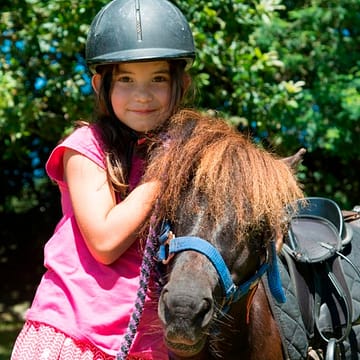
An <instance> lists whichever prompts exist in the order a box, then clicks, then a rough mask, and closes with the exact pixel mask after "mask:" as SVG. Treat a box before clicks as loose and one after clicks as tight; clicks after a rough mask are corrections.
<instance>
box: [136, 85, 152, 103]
mask: <svg viewBox="0 0 360 360" xmlns="http://www.w3.org/2000/svg"><path fill="white" fill-rule="evenodd" d="M152 98H153V95H152V92H151V91H150V89H149V87H148V86H146V85H139V86H137V88H136V90H135V99H136V100H137V101H139V102H149V101H151V100H152Z"/></svg>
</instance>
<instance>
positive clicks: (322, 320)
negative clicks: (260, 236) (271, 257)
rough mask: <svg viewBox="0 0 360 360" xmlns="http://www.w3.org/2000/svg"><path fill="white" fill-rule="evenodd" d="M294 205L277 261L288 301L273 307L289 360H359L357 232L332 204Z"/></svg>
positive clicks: (359, 260) (315, 199) (308, 200)
mask: <svg viewBox="0 0 360 360" xmlns="http://www.w3.org/2000/svg"><path fill="white" fill-rule="evenodd" d="M297 206H298V213H297V215H296V216H295V217H294V218H293V219H292V221H291V224H290V227H289V232H288V237H287V238H286V239H285V243H284V246H283V249H282V252H281V254H280V256H279V260H280V261H279V265H280V266H279V267H280V273H281V277H282V282H283V286H284V290H285V292H286V296H287V300H288V301H287V304H284V305H282V304H277V303H276V302H274V301H273V303H272V308H273V312H274V315H275V318H277V319H278V322H279V325H280V330H281V332H282V334H283V343H284V345H285V346H284V348H286V351H285V352H286V353H287V356H288V358H290V359H306V358H314V359H315V358H318V359H327V360H333V359H358V358H360V344H359V342H360V321H359V320H360V269H359V267H358V266H357V265H355V264H356V263H357V264H359V263H360V228H359V229H357V228H355V227H353V226H350V225H349V224H347V223H345V222H344V218H343V215H342V212H341V210H340V208H339V207H338V205H337V204H336V203H335V202H334V201H332V200H330V199H326V198H319V197H311V198H306V199H304V200H301V201H299V202H298V203H297ZM289 327H290V328H289ZM289 331H292V334H291V335H287V332H289ZM295 333H296V334H297V335H295V336H294V334H295ZM310 351H313V352H315V353H316V356H314V357H312V356H309V354H310Z"/></svg>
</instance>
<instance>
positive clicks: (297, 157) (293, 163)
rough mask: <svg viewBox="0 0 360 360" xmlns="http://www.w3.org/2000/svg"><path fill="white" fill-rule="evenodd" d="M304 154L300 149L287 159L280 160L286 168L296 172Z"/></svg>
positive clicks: (304, 150)
mask: <svg viewBox="0 0 360 360" xmlns="http://www.w3.org/2000/svg"><path fill="white" fill-rule="evenodd" d="M305 153H306V149H305V148H301V149H300V150H299V151H298V152H297V153H296V154H294V155H291V156H289V157H286V158H283V159H281V160H282V161H283V162H284V163H285V164H286V165H287V166H289V167H291V168H292V169H294V170H296V169H297V167H298V166H299V164H300V163H301V162H302V160H303V158H304V154H305Z"/></svg>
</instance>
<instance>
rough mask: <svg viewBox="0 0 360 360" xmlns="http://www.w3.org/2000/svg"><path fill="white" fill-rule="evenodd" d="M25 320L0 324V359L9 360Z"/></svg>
mask: <svg viewBox="0 0 360 360" xmlns="http://www.w3.org/2000/svg"><path fill="white" fill-rule="evenodd" d="M22 325H23V322H16V323H12V324H11V323H10V324H7V323H5V324H3V323H1V324H0V360H9V359H10V354H11V350H12V347H13V345H14V342H15V339H16V336H17V335H18V333H19V331H20V329H21V327H22Z"/></svg>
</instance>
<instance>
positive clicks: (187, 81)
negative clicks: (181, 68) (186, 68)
mask: <svg viewBox="0 0 360 360" xmlns="http://www.w3.org/2000/svg"><path fill="white" fill-rule="evenodd" d="M183 84H184V90H185V92H186V91H187V90H188V89H189V87H190V85H191V76H190V75H189V74H188V73H185V74H184V77H183Z"/></svg>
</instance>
